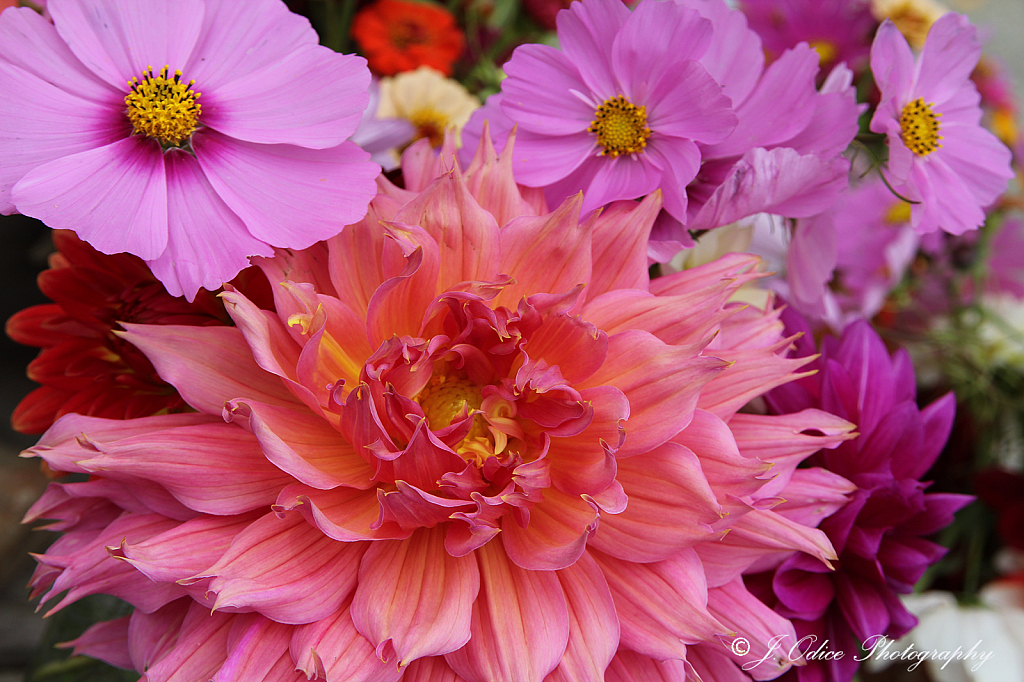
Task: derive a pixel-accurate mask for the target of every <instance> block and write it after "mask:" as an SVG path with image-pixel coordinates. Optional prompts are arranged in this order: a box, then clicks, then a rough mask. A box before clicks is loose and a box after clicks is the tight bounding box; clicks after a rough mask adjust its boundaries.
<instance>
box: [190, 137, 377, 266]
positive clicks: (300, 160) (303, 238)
mask: <svg viewBox="0 0 1024 682" xmlns="http://www.w3.org/2000/svg"><path fill="white" fill-rule="evenodd" d="M192 145H193V147H194V149H195V152H196V158H197V159H198V160H199V165H200V166H201V167H202V169H203V172H204V173H205V174H206V177H207V179H209V181H210V184H211V185H213V187H214V189H215V190H217V194H219V195H220V197H221V198H222V199H223V200H224V202H225V203H226V204H227V205H228V206H229V207H230V208H231V210H232V211H234V212H235V214H237V215H238V217H239V218H241V219H242V222H244V223H245V226H246V228H247V229H248V230H249V233H250V234H251V235H252V236H254V237H255V238H256V239H259V240H261V241H264V242H266V243H268V244H270V245H272V246H286V245H287V246H288V247H290V248H305V247H307V246H309V245H311V244H313V243H314V242H317V241H320V240H321V239H327V238H328V237H333V236H334V235H336V234H337V233H338V232H340V231H341V228H342V227H343V226H344V225H346V224H348V223H352V222H355V221H356V220H359V219H360V218H362V217H363V216H364V215H366V205H367V204H368V203H369V202H370V199H371V198H373V195H374V193H375V192H376V185H375V183H374V177H375V176H376V174H377V173H378V172H379V169H378V167H377V166H376V165H375V164H371V163H366V161H367V160H368V159H369V155H368V154H367V153H366V152H364V151H363V150H361V149H359V147H357V146H356V145H355V144H352V143H350V142H345V143H342V144H340V145H338V146H337V147H331V148H329V149H305V148H302V147H293V146H290V145H255V144H251V143H248V142H241V141H238V140H231V139H230V138H227V137H225V136H223V135H220V134H219V133H216V132H213V131H212V130H207V131H202V132H200V133H197V134H196V135H194V136H193V138H192Z"/></svg>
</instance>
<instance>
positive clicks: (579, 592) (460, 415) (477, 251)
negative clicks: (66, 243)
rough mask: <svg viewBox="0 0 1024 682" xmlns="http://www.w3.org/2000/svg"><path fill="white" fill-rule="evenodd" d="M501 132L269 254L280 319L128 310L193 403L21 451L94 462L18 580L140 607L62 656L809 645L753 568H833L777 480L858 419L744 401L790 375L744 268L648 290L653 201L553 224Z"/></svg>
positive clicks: (473, 674)
mask: <svg viewBox="0 0 1024 682" xmlns="http://www.w3.org/2000/svg"><path fill="white" fill-rule="evenodd" d="M511 144H512V143H511V142H510V143H509V149H508V151H507V152H506V153H504V154H503V155H502V156H500V157H499V156H495V154H494V150H493V148H492V147H491V146H490V141H489V139H488V138H487V137H486V135H485V141H484V144H483V145H482V146H481V148H480V150H479V151H478V154H477V156H476V158H475V160H474V162H473V164H472V165H471V166H470V168H469V169H468V170H467V171H466V172H465V174H463V173H462V172H461V171H460V170H459V169H458V167H456V168H455V169H454V170H450V171H448V172H444V173H442V174H440V176H438V171H439V169H440V166H441V161H440V160H438V159H437V158H436V157H435V156H434V154H433V152H432V150H431V149H430V147H429V143H428V142H426V141H422V142H419V143H417V144H415V145H413V146H412V147H410V148H409V150H407V152H406V154H405V158H404V160H403V173H404V177H405V179H406V184H407V188H406V189H397V188H395V187H393V186H392V185H390V184H389V183H388V182H387V180H385V179H383V178H380V179H379V180H378V183H379V186H380V193H379V194H378V196H377V198H376V199H374V201H373V202H372V204H371V207H370V212H369V215H368V216H367V217H366V218H365V219H363V220H362V221H360V222H358V223H356V224H354V225H350V226H348V227H346V228H345V230H344V231H343V232H342V233H341V234H339V235H338V236H336V237H333V238H331V239H330V240H327V241H326V242H324V243H320V244H317V245H315V246H313V247H311V248H309V249H306V250H304V251H294V250H290V251H281V252H279V253H278V254H277V255H276V256H275V257H274V258H270V259H260V261H259V264H260V266H261V267H262V268H263V269H264V271H265V272H266V273H267V275H268V278H269V280H270V281H271V283H272V286H273V288H274V295H275V303H276V310H277V312H269V311H266V310H261V309H259V308H257V307H256V306H255V305H253V304H252V303H251V302H250V301H248V300H247V299H246V298H245V297H243V296H242V295H240V294H239V293H237V292H228V293H227V294H225V296H224V299H225V301H226V303H227V306H228V308H229V310H230V312H231V315H232V317H233V318H234V320H235V322H236V324H237V327H233V328H229V327H219V328H212V327H211V328H199V327H168V326H147V325H129V328H128V331H127V332H126V333H125V339H126V340H127V341H129V342H131V343H133V344H135V345H136V346H137V347H138V348H139V349H140V350H142V352H144V353H145V354H146V355H147V357H149V358H150V359H151V360H152V362H153V364H154V365H155V366H156V368H157V370H158V372H159V373H160V375H161V376H162V377H163V378H164V379H166V380H167V381H169V382H170V383H172V384H173V385H174V386H176V387H177V388H178V389H179V391H180V392H181V395H182V396H183V398H184V399H185V400H186V401H188V403H189V404H190V405H191V406H192V407H194V408H195V409H196V413H194V414H185V415H163V416H158V417H149V418H144V419H136V420H128V421H119V422H110V421H107V420H103V419H97V418H90V417H83V416H79V415H71V416H68V417H65V418H64V419H62V420H60V421H59V422H58V423H56V424H55V425H54V426H53V427H52V428H51V429H50V431H49V432H48V433H47V434H45V435H44V436H43V438H42V440H41V441H40V443H39V444H38V445H37V446H36V447H35V448H33V449H32V450H31V451H30V454H32V455H37V456H40V457H42V458H43V459H45V460H46V461H47V463H48V464H49V465H50V466H51V467H53V468H54V469H56V470H60V471H74V472H79V473H85V472H88V473H90V474H91V478H90V480H88V481H84V482H76V483H54V484H52V485H51V487H50V488H49V489H48V491H47V492H46V493H45V495H44V496H43V498H42V499H41V500H40V501H39V502H38V503H37V504H36V505H35V506H34V507H33V509H32V510H31V511H30V513H29V515H28V518H29V520H32V519H37V518H53V519H57V521H56V522H55V523H54V524H53V525H52V527H53V528H54V529H57V530H62V531H64V533H65V534H64V536H63V537H62V538H61V539H60V540H58V541H57V542H56V543H55V544H54V545H53V547H52V548H51V549H50V550H49V552H48V553H47V554H46V555H44V556H42V557H40V559H39V561H40V564H39V568H38V570H37V572H36V574H35V576H34V578H33V585H34V590H35V592H36V594H40V593H45V596H44V597H43V599H44V600H47V599H49V598H50V597H52V596H55V595H58V594H59V593H60V592H62V591H64V590H68V592H67V594H66V595H65V596H64V598H63V599H62V600H61V601H60V602H59V603H58V604H57V606H56V607H55V608H61V607H63V606H64V605H65V604H67V603H69V602H71V601H74V600H75V599H78V598H80V597H82V596H84V595H87V594H91V593H95V592H106V593H109V594H113V595H116V596H119V597H121V598H123V599H126V600H127V601H129V602H131V603H132V604H134V605H135V612H134V614H132V615H131V616H129V617H127V618H123V619H120V620H115V621H110V622H105V623H100V624H98V625H96V626H94V627H92V628H90V629H89V630H88V631H87V632H86V634H85V635H83V636H82V637H81V638H79V640H78V641H77V642H76V649H77V650H78V651H79V652H84V653H88V654H91V655H94V656H98V657H101V658H104V659H105V660H108V661H110V662H113V663H116V664H118V665H121V666H123V667H129V668H135V669H136V670H139V671H140V672H142V671H145V678H144V679H146V680H147V681H148V682H164V681H165V680H177V679H179V678H180V679H190V680H194V679H211V678H212V679H214V680H216V681H217V682H228V681H229V680H239V681H241V680H244V681H245V682H261V681H266V682H281V681H284V682H298V681H299V680H305V679H307V677H312V676H314V675H315V676H317V677H318V678H320V679H327V680H331V681H333V680H339V681H345V682H349V681H352V680H357V681H369V680H382V681H394V680H398V679H399V678H402V679H403V680H405V681H406V682H426V681H428V680H429V681H435V680H450V681H454V682H458V681H459V680H464V681H465V682H543V681H545V680H547V681H549V682H555V681H558V680H579V679H593V680H601V679H604V680H609V681H611V682H625V681H626V680H635V679H656V678H653V677H652V676H653V675H655V674H663V675H664V678H663V679H671V680H680V681H681V680H683V679H684V678H685V675H686V671H687V662H689V664H690V665H692V666H694V668H698V669H700V670H705V671H706V670H708V669H720V670H723V671H728V670H732V671H734V672H738V669H737V667H736V666H737V664H738V663H742V662H744V661H747V660H749V657H751V656H754V655H757V654H759V653H761V652H764V651H767V647H768V640H769V638H770V637H771V636H777V635H779V634H782V635H785V636H787V637H788V638H789V639H788V640H787V642H788V641H795V632H794V630H793V628H792V626H791V625H790V624H789V623H788V622H787V621H786V620H785V619H783V618H780V617H779V616H778V615H777V614H774V613H773V612H771V611H770V610H769V609H768V608H767V607H765V606H764V605H763V604H761V603H760V602H759V601H758V600H757V599H756V598H754V597H753V595H751V594H750V593H749V592H748V591H747V590H746V589H745V588H744V586H743V584H742V581H741V579H740V575H741V574H742V573H743V572H744V571H746V570H748V569H749V568H750V567H751V566H752V565H754V564H756V563H757V562H758V561H759V560H761V559H762V558H764V557H766V556H780V555H784V554H786V553H788V552H792V551H793V550H799V551H803V552H806V553H809V554H811V555H813V556H815V557H817V559H818V560H820V561H823V562H827V561H828V560H829V559H831V558H833V557H834V554H833V553H832V551H831V547H830V545H829V544H828V542H827V541H826V540H825V539H824V535H823V534H822V533H821V532H820V531H817V530H815V529H810V528H807V527H806V526H804V525H802V524H800V523H796V522H793V521H790V520H788V519H787V518H785V517H784V516H783V515H781V514H778V513H776V512H775V511H773V509H772V506H773V505H775V504H777V503H778V502H779V500H778V499H777V498H776V497H774V496H773V495H774V493H773V491H774V490H775V488H776V487H778V485H779V482H780V481H781V480H782V479H787V480H788V479H789V478H790V477H791V476H792V475H793V474H794V472H795V468H796V464H797V463H798V462H799V461H800V460H802V459H803V458H804V457H806V456H807V455H808V454H810V453H811V452H813V451H816V450H818V449H819V448H821V447H835V446H836V445H838V444H839V443H840V442H842V441H843V440H845V439H847V438H849V431H850V428H851V425H850V424H848V423H847V422H845V421H843V420H841V419H837V418H835V417H833V416H831V415H828V414H825V413H823V412H820V411H818V410H808V411H804V412H801V413H799V414H796V415H786V416H785V417H769V416H762V415H749V414H741V413H738V410H739V408H740V407H742V406H743V405H744V404H746V403H747V402H748V401H749V400H750V399H751V398H753V397H755V396H757V395H759V394H761V393H762V392H763V391H765V390H767V389H769V388H771V387H773V386H778V385H780V384H782V383H784V382H786V381H789V380H791V379H792V378H794V377H795V376H798V375H797V374H796V371H797V370H798V368H799V367H800V366H802V365H803V364H804V363H805V362H806V360H805V359H801V360H788V359H785V358H784V357H782V354H783V353H784V352H785V349H786V348H788V347H789V346H790V345H791V341H792V340H791V339H790V338H787V337H786V336H785V335H784V334H783V331H782V324H781V322H780V320H779V317H778V313H777V312H774V311H761V310H756V309H754V308H751V307H745V306H739V305H731V304H727V303H726V301H727V300H728V298H729V297H730V295H731V294H732V293H733V291H735V289H736V288H737V287H738V286H740V285H741V284H742V283H743V282H746V281H749V280H750V279H752V278H754V277H757V275H756V274H754V273H752V271H751V268H752V267H753V266H754V265H755V264H756V258H754V257H751V256H746V255H739V254H734V255H731V256H729V257H728V258H725V259H723V260H720V261H716V262H713V263H711V264H708V265H706V266H703V267H701V268H697V269H694V270H690V271H687V272H683V273H679V274H676V275H672V276H669V277H664V278H661V279H657V280H654V281H649V280H648V275H647V257H646V248H647V232H648V231H649V230H650V228H651V225H652V223H653V221H654V218H655V216H656V215H657V213H658V211H659V210H660V208H661V205H660V204H661V202H660V196H659V195H658V193H655V194H653V195H652V196H651V197H649V198H648V199H646V200H645V201H644V202H642V203H639V204H637V203H635V202H632V201H628V202H619V203H615V204H613V205H612V206H610V207H609V208H608V209H607V210H605V211H604V212H603V213H602V214H601V215H600V216H598V217H593V218H590V219H589V220H587V221H583V222H581V220H580V203H581V201H580V198H579V197H578V196H575V197H572V198H570V199H569V200H567V201H566V202H565V203H564V204H563V205H562V206H560V207H558V208H557V209H556V210H555V211H554V212H548V210H547V208H546V206H545V205H544V200H543V198H542V197H540V195H539V194H537V193H527V195H526V196H524V195H523V194H521V193H520V192H519V191H518V190H517V188H516V184H515V182H514V179H513V177H512V174H511V165H512V164H511V154H512V149H511ZM449 151H450V149H448V150H446V154H447V153H448V152H449ZM197 451H199V452H201V453H202V456H201V457H197V456H196V452H197ZM772 463H774V466H773V464H772ZM762 489H764V490H765V492H764V494H763V495H762V494H760V491H762ZM627 502H628V505H627ZM727 529H728V530H729V531H730V532H728V533H725V530H727ZM735 635H743V636H744V637H746V638H747V639H749V640H750V641H751V642H752V647H751V650H750V651H749V652H748V653H747V654H746V655H745V656H740V655H737V654H733V653H730V649H729V647H728V646H727V645H728V641H729V638H730V637H732V636H735ZM691 659H692V660H691ZM792 664H793V661H792V660H790V659H789V658H787V657H784V656H782V657H773V658H772V659H771V660H770V661H768V662H766V663H765V667H764V670H765V671H770V672H771V673H772V674H773V675H777V674H779V673H781V672H782V671H784V670H786V669H787V668H788V667H789V666H790V665H792ZM658 671H661V673H658ZM714 679H717V678H714Z"/></svg>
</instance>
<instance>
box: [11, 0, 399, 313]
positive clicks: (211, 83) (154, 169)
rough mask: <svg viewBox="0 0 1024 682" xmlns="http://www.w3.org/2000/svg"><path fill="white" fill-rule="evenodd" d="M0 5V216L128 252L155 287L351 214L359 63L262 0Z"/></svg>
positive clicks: (366, 165)
mask: <svg viewBox="0 0 1024 682" xmlns="http://www.w3.org/2000/svg"><path fill="white" fill-rule="evenodd" d="M47 9H48V11H49V13H50V15H51V16H52V18H53V24H50V23H49V22H47V21H46V20H45V19H43V18H42V17H40V16H39V15H38V14H37V13H35V12H33V11H31V10H28V9H9V10H7V11H5V12H4V13H3V15H2V16H0V92H3V93H4V96H3V98H2V101H0V212H2V213H12V212H14V211H19V212H21V213H23V214H26V215H30V216H33V217H36V218H39V219H40V220H42V221H44V222H45V223H46V224H48V225H50V226H51V227H54V228H67V229H70V230H74V231H75V232H76V233H77V234H78V235H79V236H80V237H81V238H82V239H84V240H85V241H87V242H89V243H90V244H92V245H93V246H94V247H96V248H97V249H99V250H100V251H103V252H104V253H118V252H122V251H127V252H129V253H133V254H135V255H137V256H139V257H141V258H143V259H144V260H146V261H147V262H148V264H149V266H150V268H152V270H153V273H154V274H155V275H156V276H157V277H158V278H159V279H160V280H161V281H162V282H163V283H164V285H165V286H166V287H167V290H168V291H170V292H171V293H172V294H175V295H181V294H185V295H186V296H188V297H189V299H191V298H193V297H194V296H195V294H196V292H197V290H198V289H199V288H200V287H206V288H207V289H216V288H218V287H219V286H220V285H221V283H222V282H225V281H227V280H229V279H231V278H232V277H233V276H234V275H235V274H236V273H237V272H238V271H239V270H241V269H242V268H243V267H245V266H246V264H247V257H248V256H250V255H256V254H258V255H264V256H269V255H272V254H273V252H274V250H273V247H275V246H278V247H292V248H303V247H307V246H309V245H310V244H313V243H314V242H316V241H319V240H321V239H325V238H327V237H330V236H332V235H334V234H336V233H337V232H339V231H340V230H341V228H342V227H343V226H344V225H345V224H346V223H351V222H354V221H356V220H358V219H359V218H361V217H362V216H363V215H365V213H366V206H367V204H368V203H369V200H370V199H371V198H372V197H373V196H374V193H375V189H376V187H375V183H374V177H375V176H376V174H377V173H378V172H379V168H378V167H377V166H376V165H375V164H373V163H370V162H369V161H368V156H369V155H368V154H366V153H365V152H363V151H362V150H360V149H359V148H358V147H357V146H356V145H355V144H353V143H351V142H345V139H346V138H347V137H348V136H349V135H351V134H352V132H353V131H354V130H355V129H356V126H357V125H358V124H359V119H360V116H361V114H362V111H363V109H364V108H365V106H366V101H367V94H366V88H367V84H368V83H369V80H370V75H369V71H368V70H367V69H366V62H365V61H364V60H363V59H361V58H358V57H353V56H343V55H339V54H336V53H334V52H332V51H331V50H328V49H327V48H324V47H321V46H319V45H318V44H317V36H316V33H315V32H314V31H313V30H312V28H311V27H310V25H309V22H308V21H307V20H306V19H304V18H302V17H300V16H297V15H294V14H291V13H290V12H288V10H287V8H286V7H285V5H284V3H282V2H280V1H279V0H252V1H250V2H241V3H240V2H234V1H231V0H176V1H175V2H174V3H168V2H164V1H161V0H136V1H134V2H131V3H124V2H118V1H116V0H52V2H49V3H47Z"/></svg>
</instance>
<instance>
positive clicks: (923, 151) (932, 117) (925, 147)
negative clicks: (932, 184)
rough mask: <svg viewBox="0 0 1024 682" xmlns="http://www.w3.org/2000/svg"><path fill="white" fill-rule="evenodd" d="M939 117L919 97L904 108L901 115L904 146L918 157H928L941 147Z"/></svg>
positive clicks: (901, 134) (901, 135)
mask: <svg viewBox="0 0 1024 682" xmlns="http://www.w3.org/2000/svg"><path fill="white" fill-rule="evenodd" d="M939 116H942V114H937V113H935V112H934V111H932V105H931V104H927V103H925V101H924V100H923V99H922V98H920V97H918V98H917V99H915V100H914V101H913V102H910V103H909V104H907V105H906V106H905V107H903V112H902V113H901V114H900V137H902V138H903V144H905V145H907V148H908V149H910V150H911V151H913V152H914V153H915V154H917V155H918V156H927V155H928V154H931V153H932V152H933V151H935V150H936V149H938V148H939V147H941V146H942V145H941V144H939V140H941V139H942V136H941V135H939Z"/></svg>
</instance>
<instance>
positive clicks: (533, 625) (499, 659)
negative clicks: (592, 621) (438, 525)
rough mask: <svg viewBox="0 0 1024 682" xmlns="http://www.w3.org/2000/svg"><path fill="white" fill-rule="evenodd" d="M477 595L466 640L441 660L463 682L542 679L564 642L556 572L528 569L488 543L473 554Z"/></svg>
mask: <svg viewBox="0 0 1024 682" xmlns="http://www.w3.org/2000/svg"><path fill="white" fill-rule="evenodd" d="M475 555H476V560H477V563H478V564H479V567H480V596H479V597H478V598H477V600H476V602H475V603H474V604H473V619H472V626H471V627H472V630H471V632H472V635H471V637H470V640H469V643H468V644H466V646H464V647H462V648H461V649H459V650H458V651H455V652H453V653H450V654H447V655H446V656H445V658H446V659H447V661H448V664H449V665H451V667H452V669H453V670H455V672H456V673H458V674H459V675H460V676H461V677H463V678H465V679H466V680H467V682H542V680H543V679H544V677H545V676H546V675H547V674H548V673H550V672H551V671H552V670H554V669H555V667H557V666H558V663H559V661H560V660H561V659H562V655H563V653H564V652H565V647H566V643H567V642H568V640H569V616H568V610H567V606H566V599H565V593H564V592H563V590H562V587H561V585H560V584H559V582H558V575H557V574H556V573H554V572H551V571H527V570H524V569H522V568H519V567H518V566H516V565H515V564H513V563H512V562H511V561H509V559H508V558H507V557H506V556H505V554H504V552H502V551H501V549H500V548H499V547H498V545H497V543H494V542H490V543H488V544H486V545H484V546H483V547H481V548H480V549H478V550H476V552H475Z"/></svg>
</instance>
